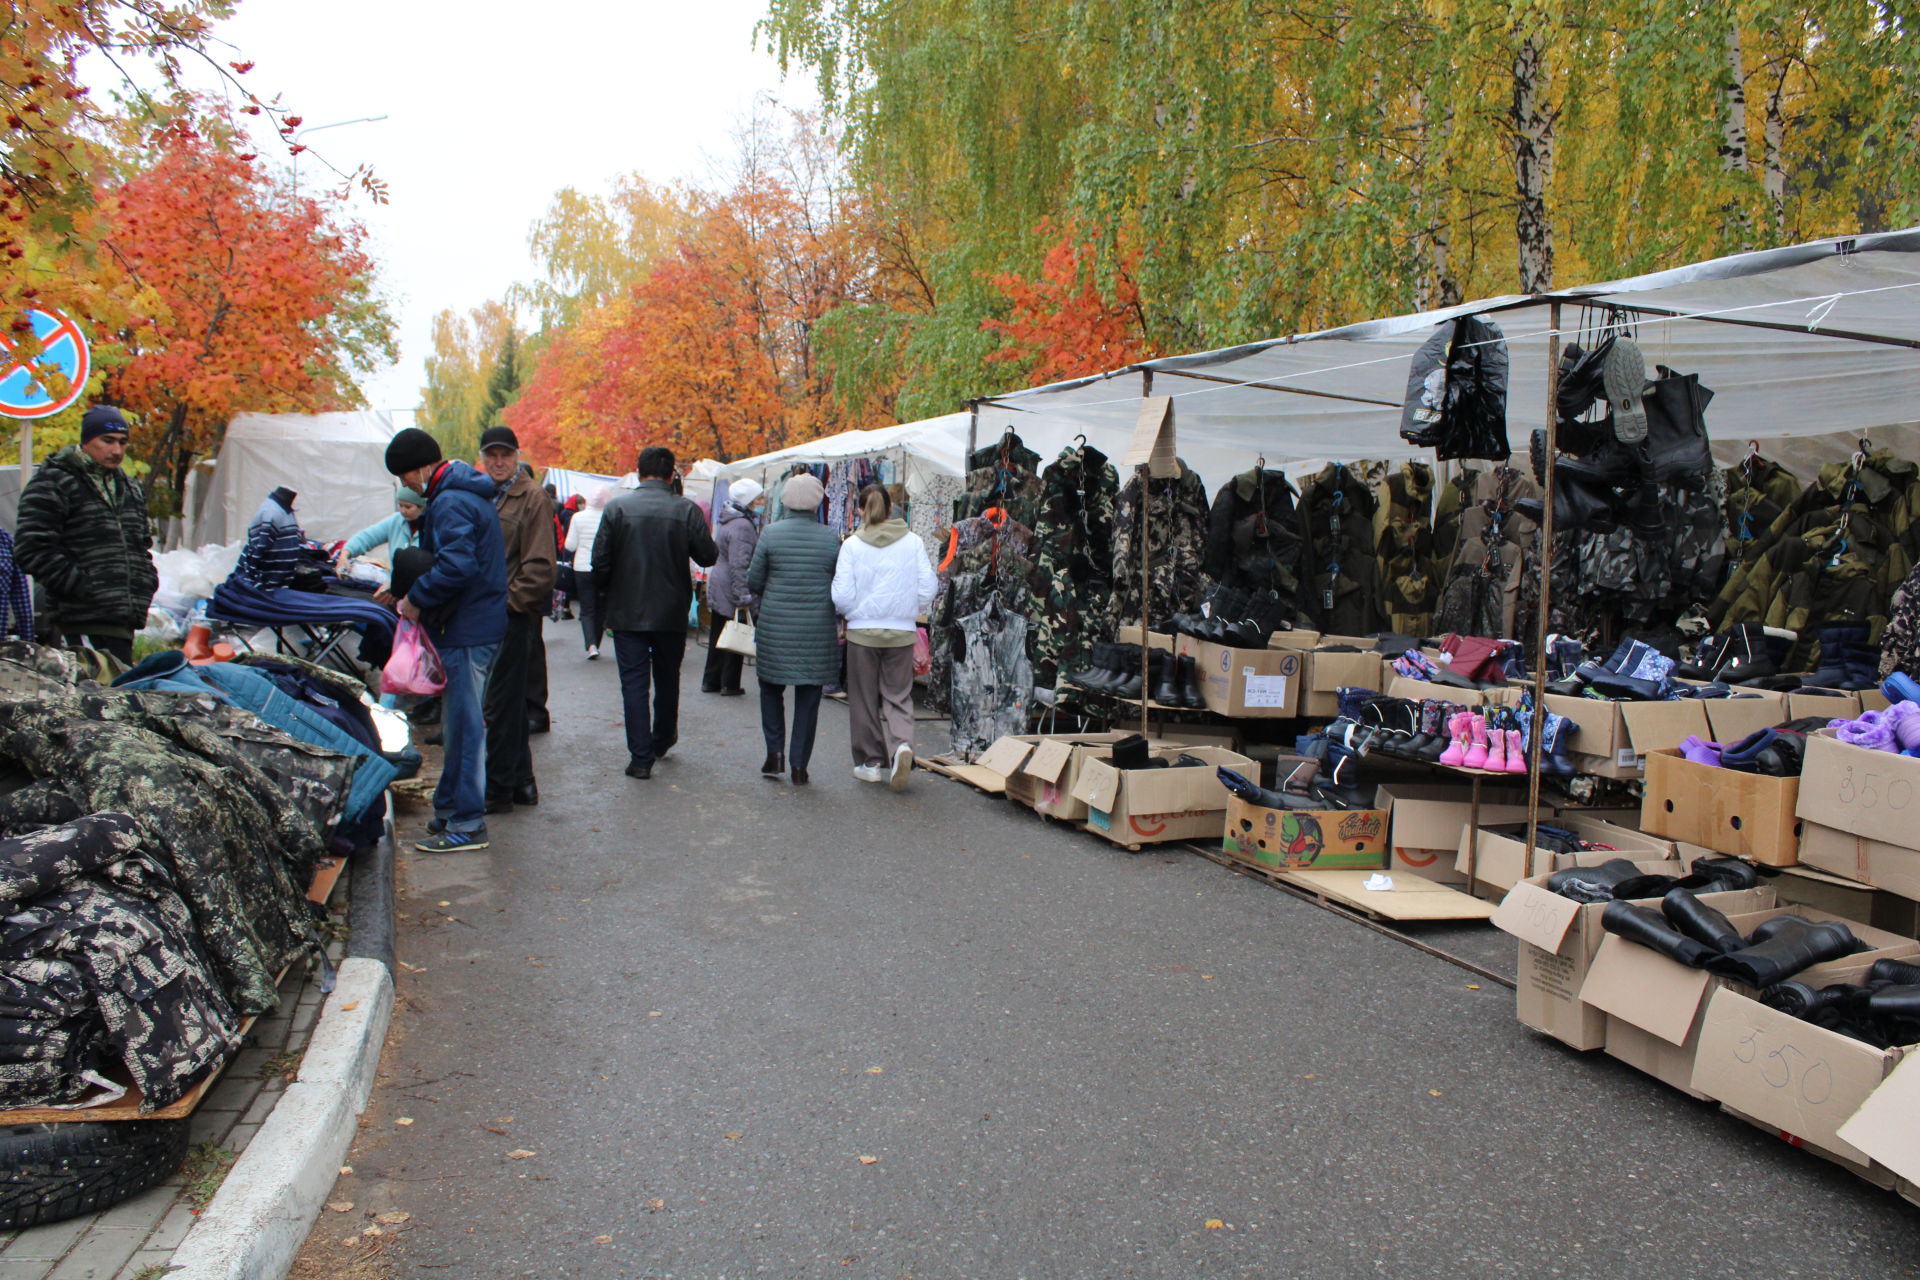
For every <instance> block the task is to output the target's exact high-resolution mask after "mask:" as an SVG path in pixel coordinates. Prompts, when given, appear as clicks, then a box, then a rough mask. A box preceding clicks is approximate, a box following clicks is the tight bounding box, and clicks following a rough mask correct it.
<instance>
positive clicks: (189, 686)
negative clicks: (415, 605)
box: [113, 649, 400, 836]
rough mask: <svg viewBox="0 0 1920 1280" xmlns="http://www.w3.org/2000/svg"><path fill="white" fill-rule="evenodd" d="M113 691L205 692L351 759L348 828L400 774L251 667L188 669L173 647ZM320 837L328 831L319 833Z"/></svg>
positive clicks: (344, 812)
mask: <svg viewBox="0 0 1920 1280" xmlns="http://www.w3.org/2000/svg"><path fill="white" fill-rule="evenodd" d="M113 687H114V688H116V689H157V690H160V691H162V692H171V693H211V694H212V695H213V696H214V697H216V698H219V699H220V700H221V701H223V702H227V703H231V704H232V705H233V706H236V707H239V708H240V709H241V710H243V711H251V712H253V714H254V715H256V716H259V717H260V718H261V719H262V720H264V721H266V722H267V723H268V724H270V725H272V726H273V727H274V728H276V729H278V730H280V731H281V732H282V733H286V734H290V735H292V736H293V737H296V738H298V739H300V741H302V742H305V743H309V744H311V745H313V746H316V747H325V748H326V749H327V750H329V751H338V752H339V753H340V754H341V755H344V756H353V757H355V758H356V759H358V760H359V761H360V765H359V767H358V768H356V769H355V770H354V771H353V785H352V786H351V787H350V788H349V789H348V791H347V804H346V808H345V809H343V810H342V811H341V814H340V825H341V826H342V827H352V826H354V825H355V824H357V823H359V822H360V820H361V819H363V818H364V817H366V815H367V812H368V811H369V810H370V809H371V808H372V807H373V806H374V805H377V804H380V803H381V802H382V800H381V798H382V795H383V794H384V793H385V791H386V789H387V786H388V784H390V783H391V782H392V781H393V780H394V779H395V778H397V777H399V776H400V771H399V770H398V769H395V768H394V767H393V765H392V764H391V763H390V762H389V761H388V760H387V758H386V757H385V756H383V755H381V754H380V753H379V752H377V751H374V750H373V749H372V748H370V747H368V746H367V744H366V743H364V742H361V741H360V740H359V739H358V738H355V737H354V736H352V735H351V734H349V733H347V732H346V730H344V729H342V728H340V726H339V725H336V724H334V723H332V722H331V721H329V720H327V719H325V718H324V717H322V716H319V715H316V714H314V713H313V712H312V711H310V710H308V709H307V708H306V707H303V706H301V705H300V703H299V702H298V701H297V700H295V699H293V698H290V697H288V696H287V695H286V693H285V692H283V691H282V690H281V689H280V688H279V687H278V686H276V685H275V684H274V683H273V681H272V680H270V679H268V678H267V676H266V675H265V674H264V673H262V672H259V671H255V670H254V669H253V668H251V667H243V666H236V665H235V664H234V663H231V662H209V663H207V664H205V665H204V666H198V667H196V666H192V665H190V664H189V663H188V662H187V655H186V654H185V653H183V652H182V651H180V650H179V649H169V650H166V651H165V652H162V653H156V654H154V655H152V656H151V657H149V658H146V659H144V660H143V661H141V662H140V664H139V665H137V666H135V667H134V668H133V669H132V670H130V671H128V672H127V673H126V674H125V675H123V676H121V677H120V678H119V679H118V680H115V681H114V682H113ZM321 834H322V835H323V836H327V835H331V834H332V832H322V833H321Z"/></svg>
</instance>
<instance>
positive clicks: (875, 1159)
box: [854, 1156, 880, 1164]
mask: <svg viewBox="0 0 1920 1280" xmlns="http://www.w3.org/2000/svg"><path fill="white" fill-rule="evenodd" d="M854 1159H856V1160H858V1161H859V1162H860V1163H861V1164H879V1163H880V1157H879V1156H855V1157H854Z"/></svg>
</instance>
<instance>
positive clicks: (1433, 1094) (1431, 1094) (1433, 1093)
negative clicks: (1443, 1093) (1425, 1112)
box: [1427, 1089, 1440, 1098]
mask: <svg viewBox="0 0 1920 1280" xmlns="http://www.w3.org/2000/svg"><path fill="white" fill-rule="evenodd" d="M1427 1096H1428V1097H1430V1098H1437V1097H1439V1096H1440V1091H1439V1090H1438V1089H1429V1090H1427Z"/></svg>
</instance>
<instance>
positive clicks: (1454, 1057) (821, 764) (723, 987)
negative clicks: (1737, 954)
mask: <svg viewBox="0 0 1920 1280" xmlns="http://www.w3.org/2000/svg"><path fill="white" fill-rule="evenodd" d="M549 645H550V653H551V656H552V681H553V717H554V725H555V727H554V731H553V733H552V734H551V735H549V736H547V737H544V738H538V739H536V740H535V741H536V743H537V751H538V765H539V773H540V785H541V790H542V794H543V803H542V804H541V805H540V806H539V808H537V809H533V810H523V811H521V812H519V813H516V814H514V815H513V816H511V817H505V818H496V819H495V820H494V824H493V829H492V833H493V841H494V843H493V847H492V849H491V850H489V851H488V852H486V853H483V854H473V855H462V856H457V857H445V858H438V859H431V858H426V857H421V856H411V857H410V858H409V859H408V861H407V864H406V866H405V875H406V883H405V885H404V890H403V901H402V905H401V910H402V911H403V912H405V913H406V914H407V917H408V918H407V919H406V920H404V921H403V922H402V936H401V958H402V960H403V961H404V962H405V964H406V965H407V966H410V968H407V969H402V971H401V974H400V978H401V982H400V991H401V995H402V1008H401V1013H400V1015H399V1023H398V1025H399V1032H398V1035H397V1037H396V1040H395V1043H394V1045H393V1047H392V1048H391V1049H390V1051H389V1055H388V1059H387V1062H386V1064H385V1070H386V1073H387V1074H386V1076H385V1077H384V1078H383V1080H382V1082H381V1086H380V1088H379V1090H378V1093H377V1096H376V1103H375V1106H374V1108H373V1109H372V1111H371V1112H370V1113H369V1116H368V1119H367V1123H366V1126H365V1130H364V1136H363V1140H362V1142H361V1143H360V1145H359V1147H358V1148H357V1150H356V1153H355V1155H354V1157H353V1160H354V1169H355V1172H354V1174H353V1175H352V1176H351V1177H349V1178H345V1179H343V1180H342V1184H341V1188H340V1191H339V1193H338V1194H339V1195H342V1196H346V1197H348V1198H351V1199H354V1200H356V1201H358V1202H359V1204H360V1205H361V1206H362V1207H363V1208H364V1207H369V1206H371V1207H375V1208H384V1209H393V1210H399V1211H403V1212H407V1213H410V1214H411V1215H412V1216H411V1218H410V1219H409V1220H408V1221H407V1223H406V1224H405V1225H404V1226H403V1227H401V1228H399V1233H398V1238H397V1239H392V1240H391V1241H389V1242H388V1243H387V1251H386V1257H387V1259H388V1260H389V1261H390V1262H391V1263H392V1264H393V1265H394V1268H395V1269H396V1271H397V1272H398V1273H399V1274H400V1275H403V1276H409V1277H411V1276H416V1275H417V1276H435V1275H457V1276H463V1277H533V1276H538V1277H602V1276H605V1277H615V1276H620V1277H662V1278H664V1277H686V1278H693V1277H702V1278H707V1280H712V1278H716V1277H727V1278H729V1280H731V1278H735V1277H749V1276H774V1277H829V1276H831V1277H845V1276H857V1277H918V1278H922V1280H935V1278H941V1280H945V1278H958V1280H1014V1278H1018V1277H1033V1278H1036V1280H1038V1278H1040V1277H1119V1276H1139V1277H1159V1278H1164V1280H1194V1278H1197V1277H1261V1278H1263V1280H1266V1278H1272V1277H1294V1276H1312V1277H1321V1276H1324V1277H1359V1276H1368V1277H1372V1276H1381V1275H1390V1276H1396V1277H1407V1276H1435V1277H1440V1276H1446V1277H1452V1276H1459V1275H1467V1274H1471V1275H1476V1276H1546V1275H1556V1276H1595V1277H1617V1276H1620V1275H1625V1274H1631V1275H1635V1276H1637V1277H1664V1276H1675V1277H1680V1276H1685V1277H1708V1276H1727V1277H1740V1278H1741V1280H1751V1277H1754V1276H1766V1277H1769V1280H1773V1278H1776V1277H1794V1276H1807V1277H1814V1276H1819V1277H1831V1276H1892V1275H1905V1274H1912V1273H1913V1272H1914V1270H1915V1261H1916V1260H1917V1259H1920V1210H1915V1209H1912V1208H1910V1207H1909V1206H1907V1205H1906V1204H1905V1203H1904V1202H1903V1201H1901V1200H1899V1199H1897V1198H1896V1197H1894V1196H1893V1195H1891V1194H1889V1193H1886V1192H1882V1191H1878V1190H1876V1189H1874V1188H1872V1187H1870V1186H1867V1185H1866V1184H1864V1183H1861V1182H1859V1181H1857V1180H1856V1179H1854V1178H1853V1177H1852V1176H1850V1175H1848V1174H1846V1173H1844V1172H1841V1171H1840V1170H1838V1169H1836V1168H1833V1167H1832V1166H1829V1165H1826V1164H1824V1163H1823V1162H1822V1161H1820V1160H1818V1159H1817V1158H1815V1157H1813V1156H1810V1155H1807V1154H1805V1153H1803V1152H1800V1151H1796V1150H1794V1149H1791V1148H1789V1147H1787V1146H1785V1145H1784V1144H1781V1143H1779V1142H1777V1141H1774V1140H1772V1139H1771V1138H1769V1137H1767V1136H1765V1135H1763V1134H1761V1133H1759V1132H1758V1131H1756V1130H1753V1129H1751V1128H1749V1127H1748V1126H1746V1125H1744V1124H1742V1123H1740V1122H1738V1121H1736V1120H1734V1119H1732V1118H1731V1117H1728V1116H1726V1115H1723V1114H1721V1113H1720V1112H1718V1111H1717V1110H1716V1109H1715V1108H1714V1107H1713V1106H1711V1105H1710V1104H1706V1103H1700V1102H1695V1101H1692V1100H1689V1099H1686V1098H1683V1097H1681V1096H1679V1095H1678V1094H1676V1093H1674V1092H1672V1091H1670V1090H1667V1089H1665V1088H1663V1087H1662V1086H1660V1085H1658V1084H1656V1083H1655V1082H1653V1081H1652V1080H1650V1079H1648V1078H1646V1077H1644V1076H1641V1075H1639V1074H1637V1073H1635V1072H1633V1071H1631V1070H1629V1069H1627V1068H1624V1067H1621V1066H1619V1065H1618V1064H1616V1063H1614V1062H1612V1061H1610V1060H1609V1059H1607V1058H1606V1057H1604V1055H1600V1054H1576V1053H1572V1052H1570V1051H1567V1050H1565V1049H1563V1048H1561V1047H1560V1046H1558V1045H1556V1044H1554V1043H1552V1042H1549V1041H1545V1040H1542V1039H1540V1038H1538V1037H1535V1036H1533V1035H1532V1034H1530V1033H1528V1032H1527V1031H1525V1030H1524V1029H1523V1028H1522V1027H1521V1026H1520V1025H1519V1024H1518V1023H1517V1022H1515V1021H1514V1018H1513V1012H1512V995H1511V993H1510V992H1508V991H1507V990H1506V989H1505V988H1503V987H1499V986H1497V985H1495V984H1493V983H1489V982H1486V981H1485V980H1484V979H1481V978H1478V977H1475V976H1474V975H1473V974H1471V973H1469V972H1467V971H1465V970H1463V969H1461V968H1458V967H1456V966H1454V965H1451V964H1448V963H1446V962H1445V961H1442V960H1437V959H1434V958H1432V957H1431V956H1428V955H1425V954H1422V953H1421V952H1419V951H1417V950H1415V949H1413V948H1410V947H1407V946H1405V945H1403V944H1401V943H1398V942H1395V941H1393V940H1392V939H1389V938H1385V937H1382V936H1380V935H1379V934H1377V933H1374V932H1372V931H1370V930H1368V929H1365V928H1362V927H1360V926H1358V925H1355V924H1353V923H1351V922H1349V921H1346V920H1342V919H1340V918H1338V917H1336V916H1334V915H1331V914H1329V913H1327V912H1324V911H1320V910H1318V909H1316V908H1314V907H1311V906H1309V905H1306V904H1304V903H1302V902H1299V901H1297V900H1295V899H1293V898H1291V897H1289V896H1288V895H1286V894H1284V893H1281V892H1278V891H1276V890H1274V889H1272V888H1270V887H1267V886H1265V885H1263V884H1260V883H1257V882H1254V881H1251V880H1248V879H1245V878H1242V877H1238V876H1235V875H1233V874H1231V873H1230V872H1228V871H1226V870H1224V869H1222V868H1220V867H1218V866H1216V865H1214V864H1212V863H1209V862H1207V861H1205V860H1203V859H1200V858H1198V857H1196V856H1193V855H1191V854H1186V853H1147V854H1141V855H1130V854H1127V853H1125V852H1123V851H1120V850H1116V849H1114V848H1112V847H1111V846H1109V845H1107V844H1105V843H1104V842H1102V841H1100V840H1099V839H1097V838H1095V837H1093V836H1090V835H1086V834H1083V833H1079V832H1075V831H1072V830H1068V829H1066V828H1064V827H1060V826H1057V825H1050V824H1043V823H1042V822H1041V821H1039V820H1038V819H1036V818H1035V817H1034V816H1033V815H1031V814H1029V813H1027V812H1025V811H1024V810H1021V809H1018V808H1016V807H1014V806H1012V805H1010V804H1008V803H1006V802H1004V801H999V800H994V799H991V798H988V797H985V796H982V795H979V794H977V793H975V792H973V791H971V790H969V789H967V788H966V787H963V786H961V785H960V784H957V783H953V782H948V781H945V780H943V779H939V778H936V777H934V776H932V775H928V774H924V773H923V774H919V775H917V777H916V782H915V785H914V788H913V790H912V791H911V792H910V793H909V794H907V795H904V796H896V795H894V794H892V793H890V792H889V791H888V790H887V789H886V788H885V787H880V786H873V785H870V784H863V783H859V782H856V781H854V780H853V778H852V777H851V776H850V774H849V773H848V767H849V765H850V763H851V762H850V760H849V759H848V757H847V750H846V745H845V744H846V717H845V712H844V710H843V708H841V707H840V706H838V705H837V704H833V703H829V704H828V705H827V706H826V707H825V708H824V709H823V715H822V731H821V735H820V746H819V749H818V752H817V753H816V756H815V761H814V770H813V773H814V784H813V785H812V786H811V787H810V788H794V787H792V786H790V785H788V784H787V783H786V782H784V781H782V782H769V781H765V780H763V779H761V778H760V776H759V775H758V773H757V772H756V769H757V768H758V765H759V761H760V758H761V755H762V748H761V742H760V738H759V734H758V716H757V703H756V700H755V699H754V698H753V697H752V696H749V697H746V698H731V699H723V698H718V697H713V696H705V695H702V694H700V693H698V692H697V691H696V690H697V686H698V683H699V672H698V664H699V662H700V661H701V659H702V657H703V656H704V654H703V651H702V650H699V649H697V648H693V649H690V651H689V654H688V670H687V672H686V680H685V683H686V688H687V690H688V692H687V694H686V698H685V705H684V714H683V718H682V726H681V742H680V746H679V749H678V750H677V751H676V752H675V753H674V755H673V757H672V758H671V759H670V760H669V761H667V762H665V763H663V764H661V765H660V766H658V767H657V768H656V770H655V775H654V778H653V780H652V781H651V782H635V781H631V780H629V779H627V778H625V777H623V776H621V769H622V768H623V767H624V765H625V763H626V756H625V751H624V747H623V745H622V739H621V729H620V704H619V695H618V678H617V673H616V671H615V669H614V664H613V662H612V661H611V657H610V656H609V657H608V658H606V659H602V660H601V661H599V662H595V663H591V664H589V663H586V662H584V661H582V660H581V659H580V653H579V648H578V632H577V630H575V629H574V628H573V627H572V626H571V625H567V624H563V625H562V626H561V627H549ZM921 731H922V733H923V736H927V737H932V736H935V735H940V734H942V732H943V730H942V727H941V726H938V725H923V726H922V727H921ZM939 745H944V744H939ZM422 817H423V815H421V814H420V813H419V812H418V811H414V812H413V813H412V814H411V815H410V820H411V829H410V830H408V831H406V832H403V834H416V833H417V831H418V824H419V822H420V821H421V820H422ZM403 1118H404V1119H408V1120H411V1121H412V1123H411V1124H407V1125H403V1124H401V1123H400V1121H401V1120H402V1119H403ZM515 1152H531V1153H532V1154H531V1155H521V1156H519V1157H517V1158H516V1157H515V1155H514V1154H513V1153H515ZM322 1219H323V1220H322V1223H321V1229H322V1230H326V1229H328V1228H329V1226H330V1223H331V1221H332V1219H331V1218H330V1216H329V1215H325V1214H323V1215H322ZM341 1221H344V1219H341ZM1210 1223H1218V1224H1219V1225H1217V1226H1212V1225H1209V1224H1210Z"/></svg>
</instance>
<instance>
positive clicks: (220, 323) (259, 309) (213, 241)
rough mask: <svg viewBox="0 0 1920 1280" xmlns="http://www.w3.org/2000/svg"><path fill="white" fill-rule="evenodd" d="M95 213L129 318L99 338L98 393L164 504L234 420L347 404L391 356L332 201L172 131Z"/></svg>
mask: <svg viewBox="0 0 1920 1280" xmlns="http://www.w3.org/2000/svg"><path fill="white" fill-rule="evenodd" d="M101 207H102V211H103V216H104V219H105V222H106V225H107V226H108V228H109V231H108V234H107V236H106V238H105V240H104V246H105V247H106V249H107V250H108V251H109V252H110V253H111V255H112V259H113V261H114V263H115V264H116V269H117V270H118V271H120V272H122V273H124V274H123V277H122V279H123V287H124V288H125V289H126V290H128V291H129V293H130V294H131V295H132V296H133V297H134V299H135V301H136V307H137V310H138V312H139V315H138V318H137V319H135V320H133V321H130V322H129V323H128V324H127V325H126V327H125V328H123V329H122V330H120V331H119V332H116V333H114V334H112V335H110V338H111V341H112V343H113V345H115V346H116V347H117V348H119V351H118V353H117V354H116V357H115V359H116V362H117V363H116V366H115V367H113V368H112V369H111V371H110V373H109V374H108V378H107V384H106V395H107V396H108V397H109V398H110V399H112V400H113V401H114V402H115V403H117V404H120V405H123V406H125V407H127V408H129V409H132V410H134V411H136V412H137V413H139V414H141V415H142V416H143V417H144V418H145V420H146V422H147V424H148V426H147V429H146V430H144V431H142V432H141V433H139V434H138V435H137V436H136V437H135V440H136V446H137V447H139V448H140V449H141V451H142V452H143V453H145V454H146V456H147V457H148V459H149V461H151V462H152V463H153V464H154V468H155V471H156V473H157V474H159V475H161V476H163V477H164V478H165V479H166V480H167V482H168V483H170V484H171V486H172V491H173V493H174V494H176V495H177V494H179V493H180V492H181V491H182V488H183V486H184V482H185V479H186V473H187V470H188V468H190V467H191V466H192V465H193V462H194V460H195V459H196V458H198V457H202V456H204V455H206V454H208V453H210V452H212V451H213V450H214V449H215V448H217V446H218V444H219V440H220V437H221V435H222V433H223V432H224V430H225V428H226V424H227V421H228V419H229V418H231V417H232V415H233V414H234V413H236V412H240V411H242V410H253V411H262V412H305V413H313V412H321V411H325V410H332V409H343V408H350V407H354V406H357V405H359V404H361V403H363V401H362V399H361V396H360V392H359V390H358V388H357V386H356V384H355V376H356V374H357V373H359V372H361V371H363V370H366V369H369V368H371V367H373V366H374V365H376V364H378V363H382V362H388V361H391V360H393V359H394V358H395V352H394V344H393V324H392V321H391V319H390V318H389V316H388V314H387V311H386V307H385V304H384V302H383V301H382V300H381V299H380V297H379V296H378V294H377V293H376V292H375V289H374V285H373V262H372V259H371V258H370V257H369V255H368V253H367V251H366V248H365V244H364V241H365V232H364V229H363V228H361V227H360V226H359V225H358V224H357V223H353V222H350V221H347V220H345V219H344V218H343V217H342V215H341V212H340V209H339V206H338V202H337V201H335V200H334V199H333V198H331V197H324V198H315V197H311V196H309V197H297V196H293V195H291V194H289V193H287V192H285V191H280V190H276V189H275V188H274V186H273V185H272V183H271V182H270V181H269V180H268V179H267V177H266V176H265V174H264V173H263V172H262V171H261V169H260V168H259V167H258V166H257V165H256V164H254V163H253V162H251V161H249V160H247V159H243V158H241V157H239V156H236V155H233V154H231V153H229V152H225V151H222V150H220V149H218V148H216V147H215V146H214V145H213V144H212V143H210V142H209V141H208V140H207V139H206V138H205V137H204V136H202V135H199V134H195V133H192V132H189V131H186V130H185V129H175V130H172V131H169V132H168V133H167V134H166V135H165V136H164V137H163V139H162V141H161V143H160V144H159V146H158V147H157V148H156V150H155V151H154V153H153V154H152V157H151V160H150V162H149V163H148V164H146V165H145V166H144V167H143V168H142V169H140V170H139V171H138V172H137V173H135V174H134V175H133V176H132V177H130V178H128V179H127V180H126V181H124V182H122V183H120V184H118V185H117V186H115V187H113V188H110V189H108V190H107V191H105V192H103V193H102V198H101ZM149 441H150V442H151V443H150V444H149V443H148V442H149Z"/></svg>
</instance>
